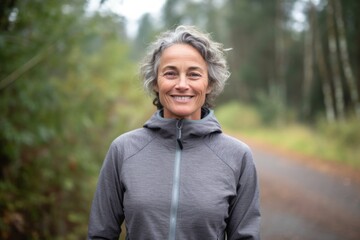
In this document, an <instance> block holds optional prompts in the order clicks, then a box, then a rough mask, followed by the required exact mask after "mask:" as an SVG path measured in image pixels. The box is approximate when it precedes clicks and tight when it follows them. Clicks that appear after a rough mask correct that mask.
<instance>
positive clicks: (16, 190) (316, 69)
mask: <svg viewBox="0 0 360 240" xmlns="http://www.w3.org/2000/svg"><path fill="white" fill-rule="evenodd" d="M124 1H127V0H124ZM105 2H106V1H104V0H101V1H100V0H99V1H98V9H97V11H91V12H89V11H88V10H87V9H88V8H87V6H88V2H87V1H86V0H72V1H70V0H63V1H40V0H32V1H30V0H21V1H20V0H18V1H17V0H2V1H1V2H0V159H1V165H0V238H1V239H4V240H6V239H84V238H85V236H86V231H87V222H88V214H89V208H90V204H91V200H92V197H93V193H94V190H95V185H96V181H97V176H98V173H99V169H100V167H101V164H102V161H103V159H104V156H105V154H106V151H107V148H108V146H109V144H110V142H111V141H112V140H113V139H114V138H115V137H116V136H118V135H120V134H121V133H123V132H125V131H128V130H131V129H134V128H137V127H141V125H142V123H143V122H144V121H145V120H146V119H147V118H148V117H149V116H150V115H151V114H152V113H153V111H154V110H155V108H154V107H153V106H152V104H151V102H152V99H151V98H149V97H147V96H146V95H145V93H144V92H143V90H142V86H141V83H140V80H139V77H138V75H137V69H138V62H139V60H140V59H141V57H142V56H143V54H144V52H145V49H146V46H147V44H148V43H149V42H150V41H151V40H153V39H154V37H155V36H156V35H157V34H158V33H159V32H161V31H163V30H164V29H168V28H172V27H174V26H176V25H179V24H191V25H196V26H198V27H199V28H201V29H204V30H206V31H208V32H211V33H212V36H213V38H214V39H215V40H216V41H219V42H222V43H224V46H225V48H231V49H232V50H231V51H228V53H227V57H228V60H229V64H230V70H231V73H232V75H231V78H230V80H229V83H228V84H227V86H226V89H225V92H224V94H222V95H221V97H220V98H219V100H218V102H217V106H216V108H215V111H216V112H217V116H218V118H219V120H220V122H221V123H222V124H223V127H224V129H225V130H226V131H229V132H231V133H234V134H235V133H236V134H240V135H241V136H246V137H249V138H252V139H257V140H261V141H265V142H267V143H271V144H274V145H277V146H280V147H285V148H288V149H292V150H295V151H301V152H302V153H303V154H307V155H309V156H315V157H318V158H322V159H324V160H329V161H335V162H338V163H340V164H344V165H347V166H350V167H352V168H359V167H360V152H359V146H360V124H359V118H360V101H359V91H360V44H359V43H360V31H359V29H360V14H359V12H360V1H357V0H343V1H339V0H328V1H326V0H317V1H315V0H312V1H311V0H271V1H268V0H222V1H221V0H167V1H166V2H165V5H164V7H163V8H162V10H161V19H160V20H159V19H155V18H153V16H151V15H150V14H145V15H143V16H142V18H141V20H140V22H139V28H138V31H137V33H136V34H135V36H129V35H128V34H127V32H126V21H127V19H126V18H124V17H123V16H121V15H118V14H115V13H114V12H112V11H110V10H106V9H104V8H103V4H104V3H105ZM299 20H300V21H299Z"/></svg>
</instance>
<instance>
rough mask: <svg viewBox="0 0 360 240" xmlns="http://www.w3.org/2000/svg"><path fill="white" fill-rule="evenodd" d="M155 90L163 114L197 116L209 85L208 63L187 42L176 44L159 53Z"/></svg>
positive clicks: (196, 117) (174, 116)
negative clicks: (160, 54)
mask: <svg viewBox="0 0 360 240" xmlns="http://www.w3.org/2000/svg"><path fill="white" fill-rule="evenodd" d="M154 90H155V91H156V92H157V93H158V94H159V100H160V102H161V103H162V105H163V107H164V117H165V118H185V119H193V120H199V119H200V118H201V107H202V106H203V105H204V103H205V96H206V94H208V93H209V92H210V87H209V86H208V74H207V64H206V62H205V60H204V59H203V58H202V56H201V55H200V53H199V52H198V51H197V50H196V49H195V48H193V47H192V46H190V45H185V44H176V45H173V46H171V47H169V48H167V49H165V51H164V52H163V54H162V57H161V60H160V65H159V70H158V79H157V83H156V85H155V86H154Z"/></svg>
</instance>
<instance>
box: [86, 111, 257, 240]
mask: <svg viewBox="0 0 360 240" xmlns="http://www.w3.org/2000/svg"><path fill="white" fill-rule="evenodd" d="M204 115H206V116H205V117H203V118H202V119H201V120H177V119H167V118H163V117H162V116H161V112H160V111H157V112H156V113H155V114H154V115H153V116H152V117H151V118H150V119H149V120H148V121H147V122H146V123H145V125H144V127H143V128H141V129H137V130H134V131H131V132H128V133H125V134H123V135H121V136H120V137H118V138H117V139H115V140H114V142H113V143H112V144H111V146H110V149H109V151H108V153H107V155H106V158H105V161H104V163H103V167H102V169H101V172H100V176H99V180H98V186H97V189H96V193H95V197H94V200H93V204H92V208H91V214H90V223H89V239H118V238H119V235H120V232H121V228H120V225H121V224H122V222H123V221H124V219H125V225H126V233H127V234H126V239H130V240H147V239H148V240H165V239H168V240H175V239H176V240H203V239H206V240H211V239H214V240H216V239H221V240H223V239H225V237H227V239H228V240H235V239H237V240H239V239H260V237H259V228H260V210H259V190H258V181H257V175H256V169H255V166H254V163H253V159H252V154H251V151H250V149H249V147H248V146H247V145H245V144H244V143H243V142H241V141H239V140H237V139H234V138H232V137H229V136H227V135H225V134H223V133H222V132H221V128H220V125H219V123H218V121H217V120H216V118H215V116H214V113H213V111H212V110H207V109H205V114H204Z"/></svg>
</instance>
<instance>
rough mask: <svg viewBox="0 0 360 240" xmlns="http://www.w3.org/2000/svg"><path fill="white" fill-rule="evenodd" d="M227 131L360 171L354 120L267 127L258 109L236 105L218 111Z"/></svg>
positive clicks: (358, 135) (359, 133) (359, 136)
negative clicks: (311, 124)
mask: <svg viewBox="0 0 360 240" xmlns="http://www.w3.org/2000/svg"><path fill="white" fill-rule="evenodd" d="M216 115H217V117H218V119H219V121H220V123H221V124H222V127H223V128H224V129H225V131H226V132H229V133H231V134H233V135H240V137H241V138H247V139H253V140H255V141H260V142H263V143H267V144H271V145H273V146H275V147H278V148H282V149H288V150H293V151H296V152H298V153H302V154H304V155H307V156H310V157H315V158H318V159H323V160H326V161H334V162H337V163H341V164H344V165H347V166H351V167H354V168H360V157H359V156H360V149H359V146H360V142H359V141H360V127H359V124H358V122H357V120H356V119H355V118H354V119H352V120H348V121H346V122H342V123H328V122H326V121H325V120H319V121H318V123H317V124H316V126H313V127H309V126H306V125H303V124H299V123H296V122H295V121H288V122H287V123H283V124H280V125H264V124H263V117H262V113H260V111H259V109H258V108H254V107H251V106H247V105H244V104H240V103H236V102H232V103H229V104H225V105H222V106H220V107H218V108H217V109H216Z"/></svg>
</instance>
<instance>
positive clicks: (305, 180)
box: [245, 140, 360, 240]
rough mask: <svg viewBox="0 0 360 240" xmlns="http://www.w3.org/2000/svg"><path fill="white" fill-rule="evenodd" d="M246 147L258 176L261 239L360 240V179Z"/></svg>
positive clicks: (337, 169) (329, 167)
mask: <svg viewBox="0 0 360 240" xmlns="http://www.w3.org/2000/svg"><path fill="white" fill-rule="evenodd" d="M245 142H247V143H248V144H249V145H250V146H251V148H252V150H253V153H254V159H255V163H256V165H257V169H258V173H259V179H260V189H261V208H262V228H261V234H262V239H264V240H282V239H292V240H293V239H294V240H295V239H302V240H335V239H341V240H359V239H360V181H359V175H360V174H357V173H355V172H354V171H351V170H349V171H348V170H346V169H345V168H342V167H339V166H338V167H337V166H336V165H334V164H325V163H323V162H319V161H316V160H314V161H312V160H311V159H309V158H302V157H301V156H299V155H296V154H289V152H284V151H278V150H274V149H272V148H271V147H269V146H264V145H259V144H256V143H254V142H251V141H246V140H245Z"/></svg>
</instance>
